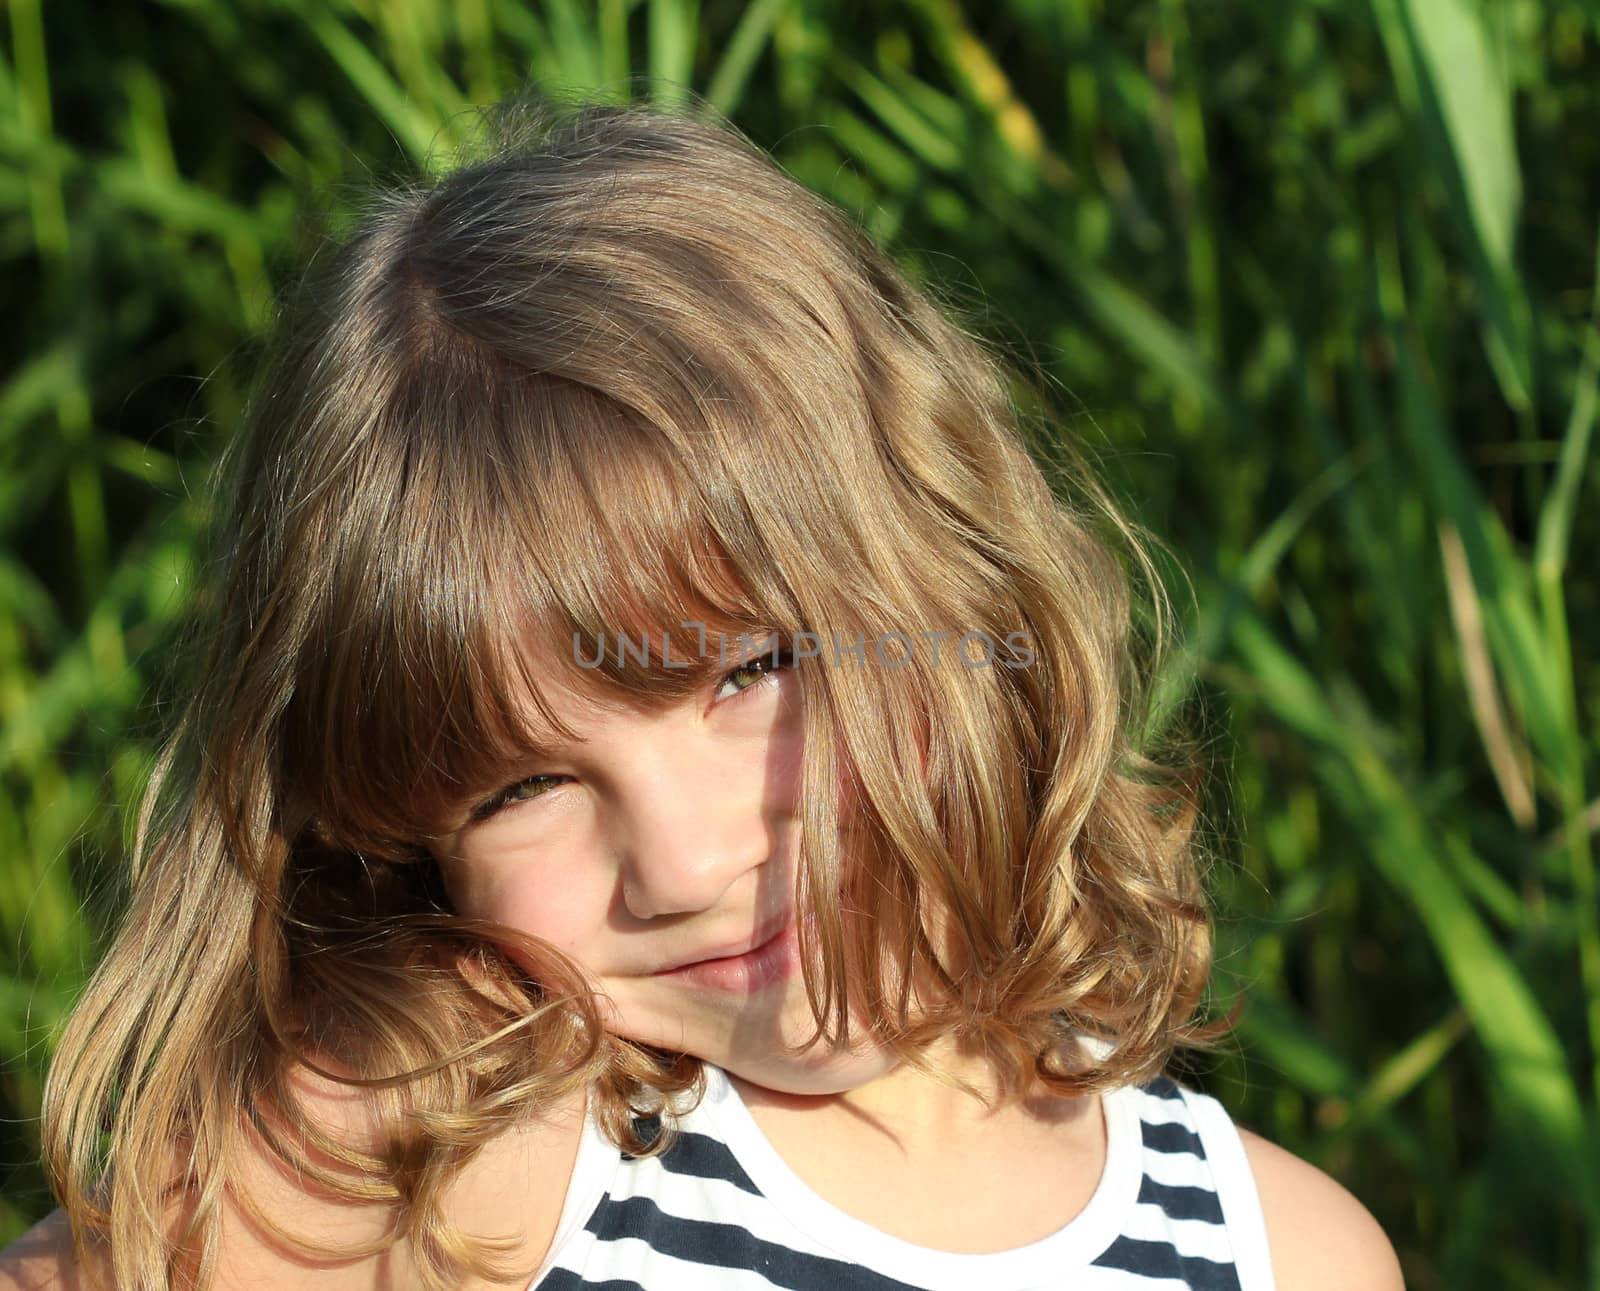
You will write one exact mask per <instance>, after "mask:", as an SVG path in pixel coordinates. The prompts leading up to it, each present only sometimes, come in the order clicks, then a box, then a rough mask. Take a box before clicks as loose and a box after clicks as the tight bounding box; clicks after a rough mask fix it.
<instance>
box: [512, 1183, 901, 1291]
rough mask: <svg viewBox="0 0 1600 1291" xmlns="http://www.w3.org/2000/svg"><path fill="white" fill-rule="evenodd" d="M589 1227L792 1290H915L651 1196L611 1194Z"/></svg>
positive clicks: (602, 1237)
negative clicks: (670, 1210)
mask: <svg viewBox="0 0 1600 1291" xmlns="http://www.w3.org/2000/svg"><path fill="white" fill-rule="evenodd" d="M585 1227H586V1228H587V1229H588V1231H589V1232H591V1233H593V1234H594V1236H595V1238H596V1239H597V1240H599V1241H602V1242H613V1241H618V1240H620V1239H623V1238H629V1237H631V1238H636V1239H638V1240H639V1241H641V1242H643V1243H645V1245H647V1246H648V1247H649V1248H650V1249H651V1250H652V1251H657V1252H660V1253H661V1254H662V1255H670V1256H672V1257H674V1258H675V1259H680V1260H683V1261H685V1262H687V1263H691V1264H700V1265H705V1266H706V1267H708V1268H718V1269H743V1270H747V1271H749V1272H753V1273H758V1274H760V1275H761V1276H762V1277H764V1278H766V1279H767V1281H768V1282H770V1283H772V1285H773V1286H775V1287H786V1288H790V1291H807V1289H808V1288H810V1289H813V1291H814V1288H817V1287H827V1288H829V1291H916V1289H915V1288H913V1287H912V1286H911V1285H910V1284H909V1283H905V1282H899V1281H896V1280H895V1279H894V1278H889V1277H885V1276H883V1275H882V1274H880V1273H874V1272H873V1271H872V1270H871V1269H866V1268H862V1267H860V1266H859V1265H855V1264H850V1263H847V1262H845V1261H844V1260H835V1259H830V1258H828V1257H827V1256H823V1255H810V1254H807V1253H806V1252H804V1251H796V1250H793V1249H791V1248H790V1247H787V1246H782V1245H779V1244H778V1243H776V1242H768V1241H765V1240H763V1239H761V1238H759V1237H756V1236H755V1235H754V1234H753V1233H751V1232H750V1230H749V1229H747V1228H743V1227H741V1226H740V1225H738V1224H734V1223H716V1222H713V1221H711V1220H705V1219H684V1218H682V1217H681V1216H678V1215H669V1214H667V1213H665V1212H664V1211H663V1210H662V1209H661V1208H660V1207H659V1206H658V1205H656V1203H655V1202H654V1201H653V1200H651V1199H650V1198H649V1197H628V1198H626V1199H623V1200H610V1199H608V1201H607V1203H606V1204H605V1205H602V1206H601V1207H599V1208H598V1209H597V1210H596V1211H595V1213H594V1215H593V1216H592V1217H591V1218H590V1220H589V1222H588V1224H587V1225H585ZM564 1285H565V1286H566V1287H578V1286H584V1287H587V1286H590V1285H591V1284H589V1283H584V1282H568V1283H565V1284H564ZM607 1285H611V1284H607ZM618 1285H619V1287H620V1286H623V1285H627V1284H618ZM537 1291H558V1284H556V1283H553V1282H552V1283H549V1284H548V1285H545V1284H541V1285H540V1286H539V1287H538V1289H537Z"/></svg>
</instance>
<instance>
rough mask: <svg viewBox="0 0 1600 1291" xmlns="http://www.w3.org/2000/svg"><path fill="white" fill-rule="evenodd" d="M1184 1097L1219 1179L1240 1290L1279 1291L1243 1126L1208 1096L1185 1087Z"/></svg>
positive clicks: (1218, 1183) (1219, 1195)
mask: <svg viewBox="0 0 1600 1291" xmlns="http://www.w3.org/2000/svg"><path fill="white" fill-rule="evenodd" d="M1184 1098H1185V1099H1186V1100H1187V1102H1188V1103H1189V1106H1190V1107H1191V1108H1192V1109H1193V1110H1194V1123H1195V1129H1196V1130H1197V1131H1198V1132H1199V1134H1200V1140H1201V1142H1202V1143H1203V1144H1204V1145H1205V1149H1206V1157H1207V1159H1209V1160H1210V1162H1211V1169H1212V1173H1213V1174H1214V1175H1215V1177H1216V1181H1217V1196H1218V1198H1219V1199H1220V1200H1221V1202H1222V1217H1223V1219H1224V1220H1225V1221H1226V1222H1227V1225H1228V1231H1229V1232H1230V1233H1231V1234H1232V1236H1233V1259H1234V1263H1235V1264H1236V1265H1237V1266H1238V1269H1239V1287H1240V1291H1275V1288H1276V1282H1275V1280H1274V1278H1273V1276H1272V1257H1271V1254H1270V1252H1269V1251H1268V1249H1267V1221H1266V1216H1265V1215H1264V1214H1263V1213H1262V1210H1261V1195H1260V1193H1259V1192H1257V1191H1256V1181H1255V1176H1254V1175H1253V1174H1251V1172H1250V1158H1249V1157H1247V1156H1245V1153H1244V1141H1243V1140H1242V1139H1241V1138H1240V1137H1239V1129H1238V1127H1237V1126H1236V1125H1235V1124H1234V1123H1233V1118H1232V1117H1230V1116H1229V1115H1228V1112H1227V1109H1226V1108H1224V1107H1223V1105H1222V1104H1221V1103H1219V1102H1218V1101H1217V1100H1216V1099H1215V1098H1212V1097H1211V1096H1210V1095H1209V1094H1201V1093H1198V1092H1195V1091H1185V1093H1184ZM1147 1155H1148V1154H1147Z"/></svg>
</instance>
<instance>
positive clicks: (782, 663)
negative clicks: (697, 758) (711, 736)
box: [472, 645, 794, 821]
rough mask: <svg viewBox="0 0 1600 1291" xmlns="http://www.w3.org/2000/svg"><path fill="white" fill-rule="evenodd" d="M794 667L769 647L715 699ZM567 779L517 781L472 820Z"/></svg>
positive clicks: (735, 672)
mask: <svg viewBox="0 0 1600 1291" xmlns="http://www.w3.org/2000/svg"><path fill="white" fill-rule="evenodd" d="M793 664H794V651H793V650H791V649H789V648H788V647H782V648H780V649H779V650H778V651H777V652H776V653H774V652H773V650H772V647H771V646H770V645H769V646H768V647H767V649H766V650H765V651H764V652H763V653H761V654H758V655H756V656H755V657H754V658H752V659H751V660H750V662H748V663H744V664H740V665H739V667H737V668H733V669H730V670H729V671H728V672H725V673H723V675H722V682H721V684H720V685H719V686H718V687H717V698H718V699H721V698H723V693H722V692H723V691H724V690H725V689H726V688H727V687H728V685H729V684H730V683H732V684H733V685H734V691H733V693H732V694H731V695H728V696H727V698H729V699H738V698H739V697H740V696H741V695H746V694H748V693H749V692H751V691H753V690H756V689H759V688H760V686H761V684H762V682H764V681H771V680H772V679H773V678H774V677H775V676H776V674H777V673H780V672H782V671H783V670H784V669H785V668H789V667H792V666H793ZM747 675H749V676H754V677H755V680H754V681H751V682H748V683H747V684H745V685H742V686H741V685H739V684H738V682H739V679H740V678H743V677H745V676H747ZM569 779H571V777H570V776H561V775H534V776H529V777H528V778H527V779H525V780H518V781H517V783H516V784H514V785H510V786H508V787H507V788H505V789H502V790H501V791H500V792H499V793H497V794H495V796H494V797H492V798H490V799H488V800H487V801H485V802H484V803H482V804H480V805H479V806H478V807H477V808H476V809H475V810H474V811H473V813H472V819H473V820H475V821H477V820H487V819H488V818H489V817H490V816H492V815H494V814H495V813H496V812H498V811H499V810H500V809H501V808H503V807H509V806H511V805H512V804H514V803H519V802H530V801H532V800H533V799H534V798H539V797H542V796H543V795H544V793H545V791H546V789H548V788H549V787H551V786H552V785H553V784H555V783H556V782H558V781H561V780H569ZM525 791H527V792H525Z"/></svg>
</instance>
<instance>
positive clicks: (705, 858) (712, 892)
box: [620, 771, 772, 919]
mask: <svg viewBox="0 0 1600 1291" xmlns="http://www.w3.org/2000/svg"><path fill="white" fill-rule="evenodd" d="M691 781H694V783H691ZM771 848H772V840H771V837H770V834H769V832H768V829H767V822H766V820H765V819H764V816H763V813H762V810H761V797H760V794H759V792H758V791H752V793H751V794H750V795H749V797H748V801H747V800H746V796H745V795H744V794H743V793H741V792H739V790H738V789H737V788H736V787H735V786H734V785H731V784H728V783H725V782H724V783H708V781H707V777H706V776H705V775H704V774H703V773H700V772H695V771H684V772H683V773H682V774H680V775H678V776H676V777H674V776H665V777H657V778H655V779H654V782H653V783H652V784H651V785H649V786H648V787H647V788H646V789H645V790H644V791H642V793H641V794H640V795H639V796H638V797H637V798H636V805H635V810H634V812H633V820H632V825H631V828H630V831H629V837H628V839H627V841H626V843H625V845H624V847H623V849H622V852H621V857H620V860H621V871H622V896H623V902H624V904H625V905H626V906H627V907H628V911H629V913H631V914H632V915H633V916H634V917H635V918H638V919H655V918H659V917H660V916H662V915H668V914H687V913H694V912H697V911H701V910H710V909H713V908H715V907H716V906H719V905H722V904H723V903H724V900H725V897H726V894H727V891H728V889H729V888H731V887H732V886H733V885H734V884H735V883H736V882H738V880H739V879H740V878H741V877H742V876H743V875H745V874H747V873H748V872H749V871H750V870H753V869H755V868H756V867H757V866H759V865H761V864H763V863H764V862H765V861H766V860H767V859H768V858H769V856H770V855H771Z"/></svg>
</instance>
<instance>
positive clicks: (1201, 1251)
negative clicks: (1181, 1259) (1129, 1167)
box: [1122, 1202, 1233, 1264]
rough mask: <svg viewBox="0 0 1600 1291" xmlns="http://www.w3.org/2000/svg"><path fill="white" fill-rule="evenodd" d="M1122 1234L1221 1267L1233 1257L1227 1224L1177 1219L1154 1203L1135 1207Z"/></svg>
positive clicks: (1144, 1203) (1143, 1203)
mask: <svg viewBox="0 0 1600 1291" xmlns="http://www.w3.org/2000/svg"><path fill="white" fill-rule="evenodd" d="M1122 1231H1123V1233H1124V1234H1125V1235H1126V1236H1128V1237H1132V1238H1134V1239H1136V1240H1138V1241H1142V1242H1166V1243H1170V1244H1171V1245H1172V1246H1174V1247H1175V1248H1176V1249H1177V1252H1178V1254H1179V1255H1194V1256H1198V1257H1199V1258H1201V1259H1205V1260H1213V1261H1215V1262H1216V1263H1218V1264H1226V1263H1227V1262H1228V1261H1229V1260H1231V1259H1232V1258H1233V1253H1232V1250H1231V1243H1230V1242H1229V1241H1228V1230H1227V1229H1226V1228H1225V1227H1224V1226H1223V1225H1221V1224H1213V1223H1210V1222H1209V1221H1207V1220H1204V1219H1173V1218H1171V1217H1170V1216H1169V1215H1168V1214H1167V1212H1166V1211H1164V1210H1162V1209H1161V1207H1160V1206H1157V1205H1155V1204H1153V1203H1151V1202H1141V1203H1140V1204H1139V1205H1137V1206H1135V1207H1134V1208H1133V1213H1132V1216H1131V1217H1130V1218H1129V1220H1128V1223H1127V1224H1126V1226H1125V1227H1124V1228H1123V1230H1122Z"/></svg>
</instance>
